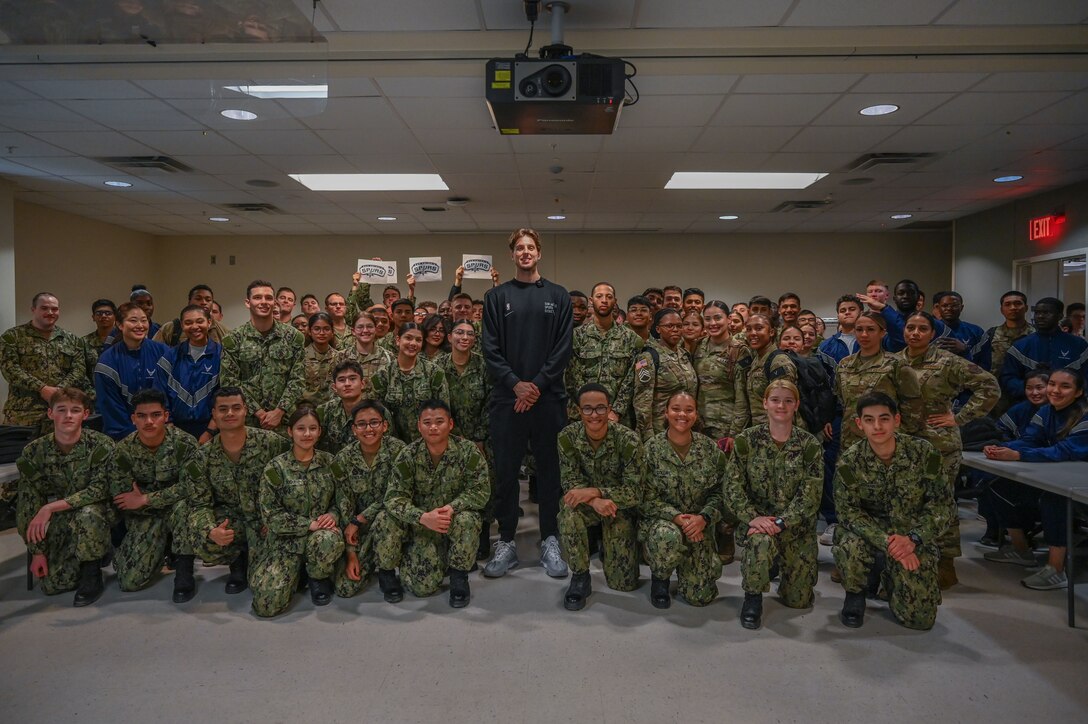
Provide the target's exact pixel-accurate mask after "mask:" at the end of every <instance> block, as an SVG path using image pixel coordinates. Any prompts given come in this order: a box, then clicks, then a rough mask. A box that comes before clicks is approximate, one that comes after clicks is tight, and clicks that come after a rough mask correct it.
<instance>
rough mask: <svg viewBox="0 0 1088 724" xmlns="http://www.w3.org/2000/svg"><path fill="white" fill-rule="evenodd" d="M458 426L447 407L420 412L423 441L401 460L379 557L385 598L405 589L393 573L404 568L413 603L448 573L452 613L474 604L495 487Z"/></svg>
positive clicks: (379, 537) (430, 404) (432, 404)
mask: <svg viewBox="0 0 1088 724" xmlns="http://www.w3.org/2000/svg"><path fill="white" fill-rule="evenodd" d="M453 425H454V422H453V417H452V414H451V413H450V408H449V405H447V404H446V403H445V402H442V401H441V400H426V401H424V402H423V403H422V404H421V405H420V406H419V421H418V429H419V434H420V435H422V438H421V439H419V440H416V441H415V442H413V443H409V444H408V446H407V447H406V448H405V449H404V450H403V451H402V452H401V453H400V455H398V456H397V461H396V464H395V465H394V466H393V477H392V478H391V479H390V481H389V490H388V492H386V495H385V512H384V514H383V515H381V516H379V522H378V527H379V529H380V532H377V533H376V541H377V542H376V545H375V549H376V553H377V557H378V568H379V571H378V576H379V578H378V582H379V585H383V592H385V591H386V590H387V589H386V586H388V585H391V584H392V585H399V584H397V577H396V573H395V570H394V569H396V568H397V567H399V568H400V573H401V576H402V577H403V579H404V585H405V586H406V587H407V588H408V590H409V591H411V592H412V594H413V595H415V596H429V595H431V594H432V593H434V592H435V591H437V590H438V587H439V585H440V584H441V583H442V579H443V578H444V577H445V575H446V572H447V568H448V572H449V577H450V605H451V606H453V607H454V608H461V607H463V606H466V605H467V604H468V601H469V586H468V572H469V570H470V569H471V568H472V564H473V563H474V562H475V560H476V546H477V543H479V538H480V527H481V526H482V525H483V520H482V517H481V514H480V511H482V510H483V508H484V505H486V504H487V498H488V495H490V493H491V484H490V481H489V480H488V473H487V463H486V462H485V461H484V457H483V455H481V454H480V451H479V449H477V447H476V445H475V443H473V442H471V441H470V440H465V439H464V438H460V437H451V435H450V433H451V432H453Z"/></svg>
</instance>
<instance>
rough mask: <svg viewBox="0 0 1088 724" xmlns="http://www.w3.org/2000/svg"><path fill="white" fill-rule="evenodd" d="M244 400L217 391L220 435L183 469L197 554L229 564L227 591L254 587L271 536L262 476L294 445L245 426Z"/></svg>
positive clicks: (235, 391) (232, 390)
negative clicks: (262, 507)
mask: <svg viewBox="0 0 1088 724" xmlns="http://www.w3.org/2000/svg"><path fill="white" fill-rule="evenodd" d="M248 414H249V411H248V410H247V409H246V402H245V398H244V397H243V396H242V390H241V388H238V387H220V388H219V389H218V390H216V391H215V392H213V393H212V422H213V423H214V424H215V426H216V428H217V429H218V430H219V434H218V435H216V436H215V437H214V438H212V440H211V442H209V443H207V444H206V445H201V446H200V447H199V448H197V450H196V452H195V453H193V455H192V457H190V458H189V460H188V462H186V463H185V465H184V466H183V467H182V469H181V482H182V484H184V485H186V486H188V487H189V489H190V490H191V497H190V498H189V519H188V534H189V539H190V545H191V546H192V550H193V552H194V553H195V554H196V555H198V556H200V559H201V560H202V561H204V563H205V564H207V565H222V564H224V563H226V564H229V565H230V575H229V576H227V582H226V588H225V590H226V592H227V593H228V594H236V593H241V592H242V591H244V590H246V588H248V587H249V575H248V574H249V571H250V570H251V569H252V568H253V564H255V563H256V562H257V561H259V560H260V557H261V551H262V550H263V547H264V541H265V540H266V536H267V533H268V531H267V529H266V528H265V527H264V524H263V523H261V510H260V504H259V502H258V497H259V493H260V485H261V474H262V473H263V472H264V468H265V466H266V465H268V463H270V462H271V461H272V458H274V457H276V456H277V455H281V454H283V453H285V452H287V451H288V450H289V449H290V448H291V442H290V440H288V439H287V438H285V437H283V436H282V435H278V434H276V433H274V432H272V431H271V430H262V429H260V428H257V427H247V426H246V416H247V415H248Z"/></svg>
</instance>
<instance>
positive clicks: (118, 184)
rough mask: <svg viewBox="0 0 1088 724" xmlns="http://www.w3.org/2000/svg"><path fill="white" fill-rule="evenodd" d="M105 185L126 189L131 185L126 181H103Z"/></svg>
mask: <svg viewBox="0 0 1088 724" xmlns="http://www.w3.org/2000/svg"><path fill="white" fill-rule="evenodd" d="M102 183H103V184H105V185H106V186H112V187H113V188H115V189H127V188H128V187H129V186H132V184H130V183H129V182H128V181H103V182H102Z"/></svg>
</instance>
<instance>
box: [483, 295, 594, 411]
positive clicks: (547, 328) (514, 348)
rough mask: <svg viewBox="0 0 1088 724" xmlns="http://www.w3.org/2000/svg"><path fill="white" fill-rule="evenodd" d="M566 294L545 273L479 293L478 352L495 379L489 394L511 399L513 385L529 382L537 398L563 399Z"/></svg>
mask: <svg viewBox="0 0 1088 724" xmlns="http://www.w3.org/2000/svg"><path fill="white" fill-rule="evenodd" d="M573 334H574V317H573V315H572V313H571V306H570V294H568V293H567V290H566V289H564V288H563V287H561V286H559V285H558V284H553V283H552V282H549V281H548V280H546V279H541V280H539V281H536V282H528V283H526V282H519V281H517V280H516V279H512V280H510V281H508V282H505V283H503V284H500V285H499V286H497V287H495V288H493V289H491V290H489V291H488V292H487V294H485V295H484V339H483V353H484V359H485V360H486V361H487V369H488V372H489V373H490V375H491V378H492V379H493V380H495V389H494V391H493V392H492V396H493V397H495V398H498V399H503V400H513V399H514V398H515V395H514V385H516V384H517V383H518V382H522V381H524V382H532V383H533V384H535V385H536V386H537V387H538V388H539V389H540V396H541V398H542V399H543V398H550V399H555V400H564V399H566V389H565V388H564V386H563V372H564V371H565V370H566V368H567V361H568V360H569V359H570V354H571V340H572V337H573Z"/></svg>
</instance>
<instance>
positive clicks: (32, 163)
mask: <svg viewBox="0 0 1088 724" xmlns="http://www.w3.org/2000/svg"><path fill="white" fill-rule="evenodd" d="M19 163H20V164H22V165H23V166H29V167H30V168H36V169H38V170H39V171H45V172H47V173H51V174H54V175H56V176H107V175H109V174H110V173H112V172H113V169H111V168H110V167H109V166H105V165H103V164H101V163H98V162H96V161H91V160H90V159H86V158H79V157H78V156H40V157H36V158H19Z"/></svg>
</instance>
